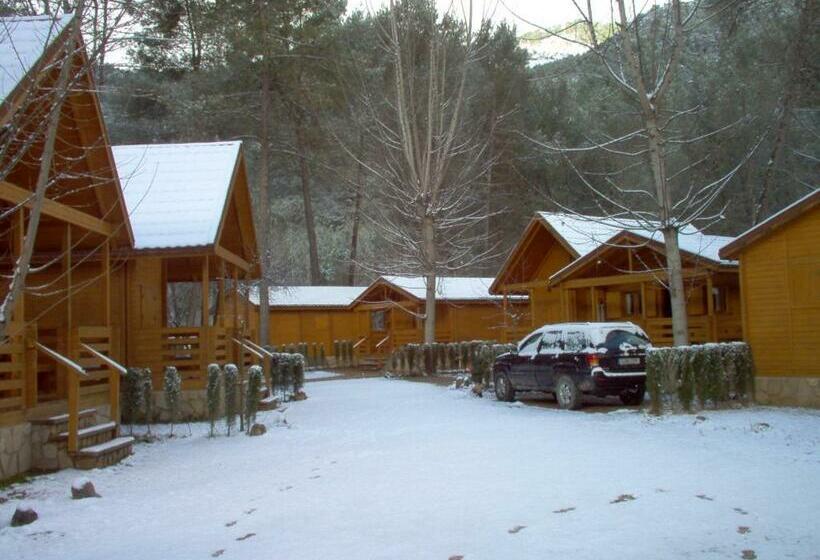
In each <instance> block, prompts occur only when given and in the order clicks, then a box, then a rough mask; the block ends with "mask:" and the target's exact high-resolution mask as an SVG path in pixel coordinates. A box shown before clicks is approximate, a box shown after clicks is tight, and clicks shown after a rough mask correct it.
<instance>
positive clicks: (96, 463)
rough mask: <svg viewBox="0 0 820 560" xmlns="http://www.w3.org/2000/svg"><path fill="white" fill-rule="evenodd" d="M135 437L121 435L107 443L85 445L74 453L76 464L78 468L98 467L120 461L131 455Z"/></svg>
mask: <svg viewBox="0 0 820 560" xmlns="http://www.w3.org/2000/svg"><path fill="white" fill-rule="evenodd" d="M133 444H134V438H132V437H131V436H121V437H117V438H114V439H112V440H110V441H106V442H105V443H99V444H97V445H92V446H90V447H84V448H82V449H80V450H79V451H78V452H77V453H75V454H74V466H75V467H76V468H78V469H84V470H87V469H96V468H100V467H108V466H110V465H114V464H116V463H119V462H120V461H121V460H122V459H124V458H125V457H128V456H129V455H131V446H132V445H133Z"/></svg>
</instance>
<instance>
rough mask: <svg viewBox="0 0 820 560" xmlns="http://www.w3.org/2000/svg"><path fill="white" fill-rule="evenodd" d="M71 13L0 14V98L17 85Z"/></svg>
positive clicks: (67, 20) (58, 32) (51, 41)
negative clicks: (37, 14) (10, 15)
mask: <svg viewBox="0 0 820 560" xmlns="http://www.w3.org/2000/svg"><path fill="white" fill-rule="evenodd" d="M72 17H73V16H72V15H71V14H62V15H59V16H49V15H45V16H12V17H4V18H0V101H2V102H5V101H6V100H7V99H8V97H9V96H10V94H11V93H12V92H13V91H14V90H15V88H16V87H17V85H18V84H19V83H20V82H21V81H22V80H23V78H24V77H25V76H26V75H28V73H29V72H31V71H32V69H34V67H35V66H36V65H37V63H38V62H39V61H40V58H41V57H42V56H43V53H45V51H46V49H48V47H49V46H51V45H52V44H54V43H55V39H56V38H57V37H58V36H59V35H60V34H61V33H62V32H63V30H65V28H66V27H67V26H68V24H69V23H70V22H71V18H72Z"/></svg>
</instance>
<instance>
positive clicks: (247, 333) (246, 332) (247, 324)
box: [237, 271, 307, 360]
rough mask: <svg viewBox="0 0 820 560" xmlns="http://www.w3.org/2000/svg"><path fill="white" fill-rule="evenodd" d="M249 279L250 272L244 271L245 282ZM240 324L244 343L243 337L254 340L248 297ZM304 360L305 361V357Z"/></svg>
mask: <svg viewBox="0 0 820 560" xmlns="http://www.w3.org/2000/svg"><path fill="white" fill-rule="evenodd" d="M249 279H250V272H247V271H246V272H245V281H246V282H247V281H248V280H249ZM237 293H238V292H237ZM242 323H243V325H244V326H243V329H242V340H243V341H244V340H245V337H247V338H249V339H251V340H254V338H255V334H254V333H253V332H252V331H251V300H250V298H248V297H246V298H245V302H244V304H243V305H242ZM242 348H243V354H244V348H245V347H244V346H243V347H242ZM244 359H245V356H244V355H243V356H242V360H244ZM251 359H253V354H251ZM305 359H307V356H305Z"/></svg>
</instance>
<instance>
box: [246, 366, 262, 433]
mask: <svg viewBox="0 0 820 560" xmlns="http://www.w3.org/2000/svg"><path fill="white" fill-rule="evenodd" d="M263 379H264V374H263V372H262V368H261V367H259V366H251V367H250V368H248V390H247V393H246V394H245V424H246V425H247V426H248V428H249V429H250V426H251V425H253V423H254V422H255V421H256V412H257V411H258V410H259V392H260V391H261V390H262V381H263Z"/></svg>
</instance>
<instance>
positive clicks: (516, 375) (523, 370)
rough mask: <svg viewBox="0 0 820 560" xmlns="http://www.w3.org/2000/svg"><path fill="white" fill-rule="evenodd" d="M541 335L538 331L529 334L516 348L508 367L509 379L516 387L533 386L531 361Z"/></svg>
mask: <svg viewBox="0 0 820 560" xmlns="http://www.w3.org/2000/svg"><path fill="white" fill-rule="evenodd" d="M541 335H542V333H540V332H537V333H534V334H532V335H530V337H529V338H527V339H526V340H524V342H522V343H521V346H519V348H518V354H517V355H516V356H515V359H513V363H512V367H511V368H510V381H511V382H512V384H513V387H515V388H516V389H532V388H533V387H534V386H535V377H534V376H533V369H532V361H533V360H534V359H535V357H536V355H537V353H538V345H539V343H540V342H541Z"/></svg>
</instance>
